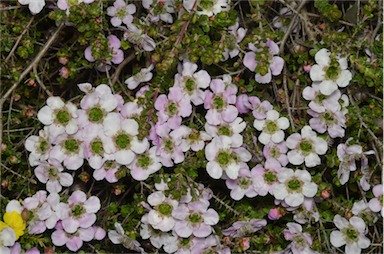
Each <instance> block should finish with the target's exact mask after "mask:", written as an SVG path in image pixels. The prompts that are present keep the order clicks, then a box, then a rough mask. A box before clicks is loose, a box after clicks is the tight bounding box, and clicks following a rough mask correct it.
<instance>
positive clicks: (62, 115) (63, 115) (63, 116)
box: [56, 110, 71, 125]
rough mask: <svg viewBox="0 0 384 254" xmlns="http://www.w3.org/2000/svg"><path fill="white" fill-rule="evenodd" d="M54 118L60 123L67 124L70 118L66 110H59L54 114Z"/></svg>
mask: <svg viewBox="0 0 384 254" xmlns="http://www.w3.org/2000/svg"><path fill="white" fill-rule="evenodd" d="M56 119H57V121H58V122H59V123H60V124H61V125H67V123H68V122H69V121H70V120H71V115H70V114H69V113H68V111H66V110H60V111H59V112H57V114H56Z"/></svg>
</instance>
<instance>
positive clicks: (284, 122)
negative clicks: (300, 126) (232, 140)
mask: <svg viewBox="0 0 384 254" xmlns="http://www.w3.org/2000/svg"><path fill="white" fill-rule="evenodd" d="M253 126H254V127H255V128H256V130H258V131H262V132H261V134H260V136H259V138H258V139H259V141H260V143H262V144H263V145H266V144H268V143H269V141H271V140H272V142H273V143H275V144H278V143H280V142H281V141H283V140H284V137H285V133H284V131H282V130H286V129H288V127H289V121H288V119H287V118H286V117H280V118H279V113H278V112H277V111H276V110H273V109H272V110H269V111H268V112H267V118H266V119H265V120H258V119H255V121H254V122H253Z"/></svg>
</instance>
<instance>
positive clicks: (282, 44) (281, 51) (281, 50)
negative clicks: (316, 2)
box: [280, 0, 308, 54]
mask: <svg viewBox="0 0 384 254" xmlns="http://www.w3.org/2000/svg"><path fill="white" fill-rule="evenodd" d="M307 1H308V0H302V2H301V3H300V5H299V7H297V9H296V14H295V16H294V17H293V18H292V20H291V23H290V24H289V26H288V29H287V31H286V32H285V34H284V37H283V39H282V40H281V44H280V54H281V53H283V52H284V46H285V43H286V42H287V40H288V37H289V35H290V34H291V32H292V30H293V26H294V25H295V23H296V19H297V16H298V15H299V12H300V10H301V9H302V8H303V7H304V5H305V4H306V3H307Z"/></svg>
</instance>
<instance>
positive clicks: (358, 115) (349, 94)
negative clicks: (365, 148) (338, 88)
mask: <svg viewBox="0 0 384 254" xmlns="http://www.w3.org/2000/svg"><path fill="white" fill-rule="evenodd" d="M348 97H349V101H350V102H351V104H352V106H353V107H354V108H355V110H356V115H357V117H358V118H359V120H360V123H361V125H362V126H363V127H364V128H365V129H366V130H367V132H368V134H369V135H371V137H372V138H373V140H374V141H375V142H376V144H379V146H380V147H383V143H382V142H381V141H380V140H379V139H378V138H377V137H376V135H375V133H373V131H372V130H371V129H370V128H369V127H368V125H367V124H366V123H365V122H364V119H363V117H362V116H361V113H360V110H359V108H358V107H357V105H356V103H355V100H354V99H353V96H352V94H351V91H350V90H349V89H348Z"/></svg>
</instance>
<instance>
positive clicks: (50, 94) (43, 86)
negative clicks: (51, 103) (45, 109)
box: [33, 65, 53, 97]
mask: <svg viewBox="0 0 384 254" xmlns="http://www.w3.org/2000/svg"><path fill="white" fill-rule="evenodd" d="M33 73H34V74H35V78H36V81H37V83H39V85H40V87H41V89H43V90H44V92H46V93H47V94H48V96H50V97H52V96H53V94H52V93H51V92H50V91H49V90H48V89H47V87H46V86H45V85H44V83H43V81H41V79H40V77H39V74H38V73H37V65H35V66H33Z"/></svg>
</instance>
